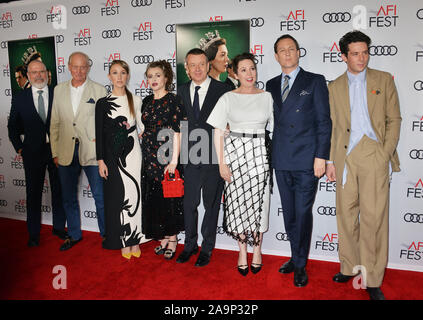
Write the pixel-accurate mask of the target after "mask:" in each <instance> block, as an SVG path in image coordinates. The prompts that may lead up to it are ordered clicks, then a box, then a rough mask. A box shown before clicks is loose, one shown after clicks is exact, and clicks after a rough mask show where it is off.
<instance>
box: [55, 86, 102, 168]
mask: <svg viewBox="0 0 423 320" xmlns="http://www.w3.org/2000/svg"><path fill="white" fill-rule="evenodd" d="M106 93H107V91H106V88H105V87H104V86H102V85H101V84H98V83H96V82H94V81H91V80H90V79H87V84H86V86H85V88H84V92H83V93H82V97H81V102H80V104H79V106H78V110H77V112H76V114H75V115H74V114H73V109H72V102H71V80H69V81H66V82H63V83H60V84H58V85H57V86H56V87H55V88H54V99H53V108H52V112H51V122H50V144H51V152H52V156H53V158H55V157H58V159H59V164H60V165H61V166H68V165H70V164H71V162H72V158H73V153H74V149H75V139H76V138H78V139H79V162H80V164H81V165H82V166H90V165H98V164H97V160H96V150H95V104H96V102H97V100H98V99H100V98H102V97H104V96H105V95H106Z"/></svg>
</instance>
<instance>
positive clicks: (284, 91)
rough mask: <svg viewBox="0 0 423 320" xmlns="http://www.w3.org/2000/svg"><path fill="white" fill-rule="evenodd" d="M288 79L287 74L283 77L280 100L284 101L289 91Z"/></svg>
mask: <svg viewBox="0 0 423 320" xmlns="http://www.w3.org/2000/svg"><path fill="white" fill-rule="evenodd" d="M289 79H290V77H289V76H288V75H286V76H285V77H284V81H283V86H282V102H284V101H285V99H286V97H287V96H288V93H289Z"/></svg>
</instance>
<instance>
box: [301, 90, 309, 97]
mask: <svg viewBox="0 0 423 320" xmlns="http://www.w3.org/2000/svg"><path fill="white" fill-rule="evenodd" d="M308 94H310V92H307V91H305V90H303V91H301V93H300V96H306V95H308Z"/></svg>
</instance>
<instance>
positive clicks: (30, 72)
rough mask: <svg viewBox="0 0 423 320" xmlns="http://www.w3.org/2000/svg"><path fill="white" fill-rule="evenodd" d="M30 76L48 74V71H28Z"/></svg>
mask: <svg viewBox="0 0 423 320" xmlns="http://www.w3.org/2000/svg"><path fill="white" fill-rule="evenodd" d="M28 73H29V74H31V75H35V74H46V73H47V70H42V71H28Z"/></svg>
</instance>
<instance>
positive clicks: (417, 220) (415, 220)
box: [404, 213, 423, 223]
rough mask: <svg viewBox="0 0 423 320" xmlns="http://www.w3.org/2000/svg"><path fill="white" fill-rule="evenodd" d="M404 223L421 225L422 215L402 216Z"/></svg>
mask: <svg viewBox="0 0 423 320" xmlns="http://www.w3.org/2000/svg"><path fill="white" fill-rule="evenodd" d="M404 221H405V222H412V223H423V214H418V213H406V214H405V215H404Z"/></svg>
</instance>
